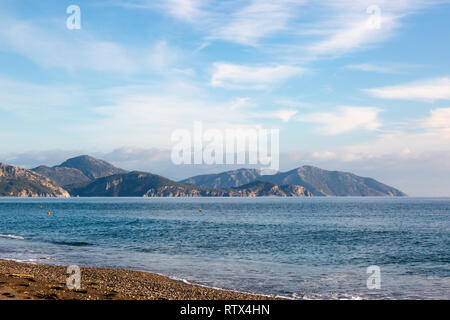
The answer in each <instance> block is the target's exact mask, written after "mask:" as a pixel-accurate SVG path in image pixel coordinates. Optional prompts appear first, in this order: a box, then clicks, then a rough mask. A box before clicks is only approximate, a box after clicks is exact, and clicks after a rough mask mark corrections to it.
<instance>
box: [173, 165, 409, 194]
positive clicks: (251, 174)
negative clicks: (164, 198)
mask: <svg viewBox="0 0 450 320" xmlns="http://www.w3.org/2000/svg"><path fill="white" fill-rule="evenodd" d="M256 180H260V181H267V182H271V183H275V184H278V185H299V186H303V187H305V188H306V189H307V190H308V191H309V192H310V193H311V194H312V195H313V196H343V197H345V196H363V197H364V196H393V197H398V196H405V194H404V193H403V192H401V191H400V190H397V189H395V188H393V187H390V186H388V185H385V184H383V183H381V182H378V181H376V180H374V179H372V178H364V177H359V176H357V175H354V174H352V173H348V172H341V171H328V170H323V169H320V168H316V167H313V166H303V167H300V168H297V169H294V170H291V171H287V172H279V173H277V174H274V175H261V174H260V172H259V171H258V170H256V169H239V170H234V171H228V172H223V173H219V174H209V175H200V176H195V177H192V178H189V179H185V180H182V181H181V182H182V183H188V184H193V185H196V186H201V187H209V188H227V187H236V186H240V185H243V184H247V183H249V182H251V181H256Z"/></svg>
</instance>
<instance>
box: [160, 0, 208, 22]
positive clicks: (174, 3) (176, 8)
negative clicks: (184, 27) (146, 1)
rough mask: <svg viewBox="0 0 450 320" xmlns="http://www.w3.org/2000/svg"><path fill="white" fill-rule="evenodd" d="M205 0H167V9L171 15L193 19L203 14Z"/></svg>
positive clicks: (183, 18)
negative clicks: (202, 7) (202, 8)
mask: <svg viewBox="0 0 450 320" xmlns="http://www.w3.org/2000/svg"><path fill="white" fill-rule="evenodd" d="M202 2H203V1H198V0H166V1H165V3H166V6H167V10H168V11H169V13H170V14H171V15H173V16H174V17H176V18H179V19H182V20H188V21H192V20H193V19H195V18H196V17H198V16H199V15H200V14H201V5H202Z"/></svg>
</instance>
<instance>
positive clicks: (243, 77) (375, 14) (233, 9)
mask: <svg viewBox="0 0 450 320" xmlns="http://www.w3.org/2000/svg"><path fill="white" fill-rule="evenodd" d="M73 4H75V5H78V6H79V7H80V9H81V29H74V30H70V29H68V28H67V26H66V20H67V18H68V17H69V16H70V14H68V13H67V12H66V10H67V7H68V6H69V5H73ZM449 21H450V3H449V1H445V0H396V1H388V0H378V1H377V0H371V1H366V0H352V1H350V0H320V1H319V0H277V1H268V0H239V1H237V0H227V1H213V0H127V1H125V0H89V1H88V0H75V1H65V0H47V1H31V0H20V1H17V0H2V1H1V3H0V115H1V117H0V141H1V148H0V161H2V162H7V163H9V164H12V165H18V166H22V167H33V166H36V165H38V164H47V165H55V164H58V163H60V162H61V161H62V160H64V159H65V158H67V157H70V156H74V155H79V154H92V155H94V156H98V157H102V158H104V159H106V160H108V161H111V162H113V163H114V164H117V165H120V166H122V167H124V168H126V169H140V170H146V171H151V172H154V173H159V174H163V175H165V176H168V177H170V178H174V179H181V178H184V177H187V176H189V175H191V174H198V173H207V172H217V171H224V170H227V169H231V168H230V167H225V166H215V167H205V166H196V167H192V166H191V167H189V166H188V167H186V166H181V167H180V166H174V165H173V164H171V162H170V156H169V155H170V149H171V147H172V142H171V139H170V138H171V134H172V132H173V131H174V130H176V129H180V128H188V129H189V128H192V126H193V123H194V121H202V122H203V124H204V125H205V126H207V127H210V128H227V127H234V126H259V127H264V128H278V129H279V130H280V147H281V169H282V170H288V169H292V168H295V167H298V166H301V165H304V164H310V165H317V166H320V167H322V168H325V169H330V170H346V171H351V172H354V173H356V174H359V175H364V176H371V177H374V178H376V179H379V180H381V181H383V182H385V183H388V184H391V185H393V186H395V187H398V188H400V189H401V190H402V191H405V192H406V193H408V194H410V195H413V196H450V61H449V53H450V42H449V41H448V38H449V32H450V22H449Z"/></svg>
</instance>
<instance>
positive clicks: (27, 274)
mask: <svg viewBox="0 0 450 320" xmlns="http://www.w3.org/2000/svg"><path fill="white" fill-rule="evenodd" d="M66 272H67V267H66V266H49V265H38V264H26V263H18V262H13V261H7V260H0V300H265V299H271V298H270V297H266V296H258V295H251V294H246V293H238V292H232V291H226V290H218V289H212V288H207V287H203V286H197V285H192V284H187V283H184V282H181V281H177V280H173V279H170V278H168V277H165V276H162V275H158V274H153V273H148V272H139V271H131V270H123V269H108V268H84V267H81V288H80V289H78V290H77V289H74V290H69V288H68V287H67V285H66V281H67V278H68V275H67V274H66Z"/></svg>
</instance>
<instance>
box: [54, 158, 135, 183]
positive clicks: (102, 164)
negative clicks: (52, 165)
mask: <svg viewBox="0 0 450 320" xmlns="http://www.w3.org/2000/svg"><path fill="white" fill-rule="evenodd" d="M57 167H60V168H74V169H78V170H80V171H81V172H82V173H83V174H84V175H85V176H86V177H88V178H89V179H91V180H93V179H97V178H102V177H107V176H111V175H113V174H122V173H127V172H128V171H126V170H123V169H120V168H117V167H115V166H113V165H112V164H110V163H108V162H106V161H103V160H99V159H95V158H93V157H91V156H79V157H75V158H71V159H69V160H66V161H65V162H63V163H61V164H60V165H59V166H57Z"/></svg>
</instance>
